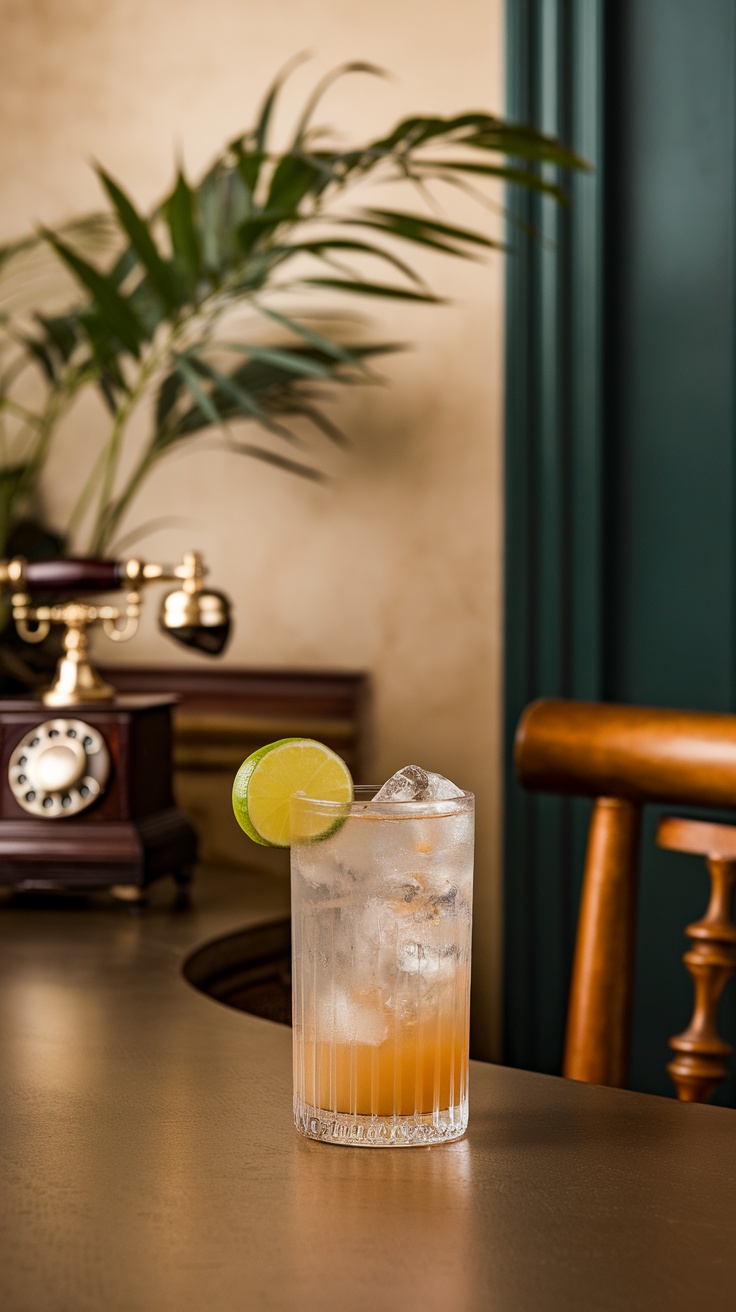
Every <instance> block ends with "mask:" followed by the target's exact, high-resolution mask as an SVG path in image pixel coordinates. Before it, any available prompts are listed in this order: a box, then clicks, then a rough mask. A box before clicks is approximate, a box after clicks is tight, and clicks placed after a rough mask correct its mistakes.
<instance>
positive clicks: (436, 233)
mask: <svg viewBox="0 0 736 1312" xmlns="http://www.w3.org/2000/svg"><path fill="white" fill-rule="evenodd" d="M343 222H345V223H347V224H358V225H362V224H365V225H366V226H368V227H371V228H379V229H381V230H382V231H384V232H390V233H391V234H392V236H394V237H401V238H402V239H403V240H404V241H413V242H418V243H419V244H420V245H422V246H427V245H431V246H435V245H437V242H438V240H439V242H440V243H441V244H442V245H444V246H445V249H446V250H447V252H448V254H450V253H455V254H462V252H461V251H460V250H458V249H457V246H456V243H458V242H459V243H467V244H468V245H471V246H483V247H485V248H486V250H491V249H492V248H493V245H494V243H493V242H492V241H491V240H490V238H488V237H485V236H484V235H483V234H482V233H480V232H474V231H473V230H472V229H471V228H456V227H453V226H452V225H450V224H449V223H440V222H439V221H438V220H437V219H425V218H423V217H420V216H419V215H418V214H405V213H402V212H401V211H399V210H378V209H365V210H362V211H360V212H359V213H358V215H357V217H356V218H352V219H351V218H348V219H345V220H343ZM449 243H451V244H452V250H451V246H450V245H449Z"/></svg>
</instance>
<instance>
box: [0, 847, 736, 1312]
mask: <svg viewBox="0 0 736 1312" xmlns="http://www.w3.org/2000/svg"><path fill="white" fill-rule="evenodd" d="M172 903H173V897H172V894H171V891H170V890H169V889H168V888H167V886H166V885H165V884H164V883H162V884H161V885H160V886H158V887H157V888H156V889H155V893H154V900H153V903H152V905H151V906H150V907H148V908H147V909H146V910H145V911H143V912H142V913H141V914H140V915H137V916H133V915H131V914H130V912H129V911H128V910H127V909H126V908H125V907H124V906H123V905H121V904H116V903H114V902H112V900H110V899H109V898H106V897H103V896H98V897H94V898H89V899H86V900H83V899H80V900H76V899H72V900H71V901H67V902H65V903H60V902H59V900H58V899H57V902H56V903H55V904H53V905H49V902H48V900H45V899H40V898H37V899H36V900H33V899H32V898H31V897H30V896H28V897H25V898H23V899H18V898H17V897H16V898H11V897H10V896H9V895H5V896H4V897H3V899H2V901H1V902H0V939H1V942H0V1044H1V1047H0V1052H1V1053H2V1065H1V1067H0V1178H1V1180H2V1190H1V1192H0V1307H2V1309H3V1312H190V1309H191V1310H192V1312H194V1310H195V1309H196V1312H260V1310H261V1309H263V1310H264V1312H270V1310H271V1309H274V1310H278V1312H281V1310H282V1309H284V1310H288V1312H291V1310H292V1309H299V1310H300V1312H301V1310H302V1309H304V1310H305V1312H309V1310H310V1309H314V1310H315V1312H317V1309H319V1312H332V1310H333V1309H334V1312H338V1310H339V1312H348V1310H349V1312H363V1309H365V1312H368V1310H369V1309H370V1310H371V1312H373V1310H374V1309H375V1310H378V1309H381V1310H382V1312H384V1310H385V1312H399V1309H400V1310H401V1312H414V1310H415V1309H416V1312H434V1310H435V1309H437V1312H440V1310H441V1312H469V1310H471V1309H472V1310H473V1312H474V1310H475V1309H478V1312H480V1310H481V1309H483V1312H487V1310H488V1309H494V1310H496V1309H499V1310H500V1312H548V1310H550V1312H551V1310H552V1309H555V1310H557V1309H559V1310H560V1312H577V1310H578V1309H579V1310H580V1312H598V1310H601V1312H607V1310H608V1309H611V1310H612V1312H613V1310H614V1309H615V1310H616V1312H632V1310H634V1309H642V1312H659V1309H661V1310H662V1312H679V1309H692V1308H693V1307H696V1306H702V1307H707V1308H708V1309H710V1312H720V1310H721V1309H723V1310H724V1312H726V1309H729V1310H730V1309H732V1308H733V1307H734V1306H735V1305H736V1243H735V1242H734V1241H735V1239H736V1226H735V1221H736V1118H735V1117H734V1112H733V1111H730V1110H724V1109H720V1108H712V1107H700V1106H685V1105H680V1104H677V1103H675V1102H672V1101H670V1100H668V1099H660V1098H654V1097H647V1096H644V1095H639V1094H634V1093H627V1092H621V1091H617V1090H610V1089H602V1088H596V1087H592V1086H588V1085H582V1084H574V1083H572V1082H568V1081H563V1080H559V1079H554V1078H551V1077H547V1076H542V1075H534V1074H529V1073H526V1072H521V1071H515V1070H508V1069H504V1068H501V1067H496V1066H490V1065H484V1064H481V1063H473V1064H472V1069H471V1081H470V1100H471V1102H470V1107H471V1111H470V1129H469V1132H468V1134H467V1136H466V1138H465V1139H463V1140H461V1141H459V1142H457V1143H455V1144H448V1145H443V1146H438V1147H431V1148H404V1149H377V1150H368V1149H357V1148H341V1147H332V1146H328V1145H325V1144H318V1143H312V1142H310V1141H307V1140H305V1139H302V1138H300V1137H299V1136H298V1135H297V1134H296V1132H295V1131H294V1129H293V1127H292V1120H291V1036H290V1032H289V1030H288V1029H286V1028H285V1027H284V1026H280V1025H276V1024H273V1023H271V1022H270V1021H266V1020H260V1019H258V1018H256V1017H253V1016H249V1015H245V1014H243V1013H241V1012H238V1011H235V1010H233V1009H231V1008H228V1007H226V1006H224V1005H222V1003H219V1002H216V1001H214V1000H213V999H212V998H210V997H207V996H205V995H203V994H202V993H200V992H198V991H197V990H195V989H194V988H193V987H192V985H191V984H189V983H188V982H187V980H186V979H185V978H184V976H183V973H182V970H183V966H184V963H185V961H186V959H187V958H188V957H189V956H190V955H191V954H192V953H193V951H194V950H195V949H196V948H198V947H201V946H202V945H203V944H205V943H207V942H211V941H212V940H217V939H220V938H222V939H223V943H225V944H226V939H227V936H228V935H231V934H232V933H233V932H235V931H237V930H239V929H242V928H243V927H246V928H247V927H251V928H252V927H254V926H257V925H259V924H266V923H268V922H269V921H272V920H276V919H278V918H280V917H283V915H284V913H285V912H286V910H287V908H288V889H287V886H286V883H285V881H284V880H283V878H280V877H276V876H274V877H269V876H268V875H266V874H264V873H260V874H258V873H238V872H236V871H230V872H222V873H220V874H217V873H216V872H201V873H200V874H199V876H198V878H197V880H196V882H195V887H194V893H193V904H192V908H191V909H190V910H188V911H187V910H176V909H175V908H174V907H173V905H172Z"/></svg>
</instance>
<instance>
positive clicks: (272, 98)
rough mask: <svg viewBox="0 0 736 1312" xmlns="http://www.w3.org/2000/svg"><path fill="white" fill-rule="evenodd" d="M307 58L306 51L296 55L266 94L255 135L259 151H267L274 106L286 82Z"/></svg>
mask: <svg viewBox="0 0 736 1312" xmlns="http://www.w3.org/2000/svg"><path fill="white" fill-rule="evenodd" d="M307 58H308V56H307V53H306V51H304V50H302V51H300V53H299V54H298V55H294V56H293V58H292V59H290V60H288V62H287V63H286V64H285V65H284V67H283V68H282V69H281V71H280V73H278V74H277V76H276V77H275V78H274V80H273V82H272V83H271V86H270V87H269V89H268V91H267V92H266V96H265V99H264V101H263V105H262V107H261V111H260V114H259V116H258V121H257V123H256V127H255V132H254V134H253V135H254V138H255V145H256V150H257V151H264V150H265V149H266V141H267V139H268V129H269V125H270V122H271V116H272V114H273V110H274V106H275V104H276V99H277V97H278V94H279V92H280V90H281V88H282V86H283V84H284V82H285V81H286V79H287V78H288V77H289V75H290V74H291V73H292V72H293V71H294V69H295V68H297V67H298V66H299V64H303V63H304V60H305V59H307Z"/></svg>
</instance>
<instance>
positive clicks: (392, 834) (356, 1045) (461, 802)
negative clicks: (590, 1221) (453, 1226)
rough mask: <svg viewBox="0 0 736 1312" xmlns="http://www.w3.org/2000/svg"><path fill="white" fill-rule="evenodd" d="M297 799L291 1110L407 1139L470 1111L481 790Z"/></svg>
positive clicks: (391, 1139)
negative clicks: (387, 798) (392, 797)
mask: <svg viewBox="0 0 736 1312" xmlns="http://www.w3.org/2000/svg"><path fill="white" fill-rule="evenodd" d="M375 791H376V790H375V789H363V788H358V789H356V796H355V800H354V802H353V803H352V804H350V805H347V804H344V803H334V802H321V801H318V800H312V799H309V798H306V797H303V796H298V797H296V798H294V800H293V804H292V830H293V845H292V849H291V871H292V955H293V1004H294V1006H293V1025H294V1117H295V1121H296V1125H297V1128H298V1129H299V1130H300V1131H301V1133H302V1134H305V1135H307V1136H308V1137H310V1138H312V1139H319V1140H322V1141H325V1142H329V1143H338V1144H352V1145H356V1146H362V1147H399V1146H411V1145H415V1144H416V1145H419V1144H429V1143H439V1142H446V1141H448V1140H452V1139H457V1138H459V1137H460V1135H462V1134H463V1132H464V1131H465V1128H466V1126H467V1120H468V1023H469V994H470V935H471V910H472V882H473V829H474V798H473V795H472V793H464V794H462V796H460V797H456V798H453V799H452V800H451V801H427V802H380V803H379V802H375V801H373V795H374V793H375Z"/></svg>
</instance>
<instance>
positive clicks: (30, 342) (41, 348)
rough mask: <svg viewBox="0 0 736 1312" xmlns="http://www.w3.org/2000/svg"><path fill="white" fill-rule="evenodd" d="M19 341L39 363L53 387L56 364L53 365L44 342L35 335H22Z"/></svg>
mask: <svg viewBox="0 0 736 1312" xmlns="http://www.w3.org/2000/svg"><path fill="white" fill-rule="evenodd" d="M21 341H22V342H23V345H24V346H25V348H26V350H27V351H29V352H30V354H31V355H32V356H33V358H34V360H35V361H36V362H37V364H40V366H41V369H42V370H43V372H44V374H45V375H46V378H47V380H48V382H49V383H51V385H52V387H53V386H54V384H55V383H56V366H55V365H54V362H53V360H52V358H51V354H50V352H49V351H48V350H47V348H46V346H45V345H44V343H43V342H41V341H39V340H38V338H35V337H23V338H21Z"/></svg>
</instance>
